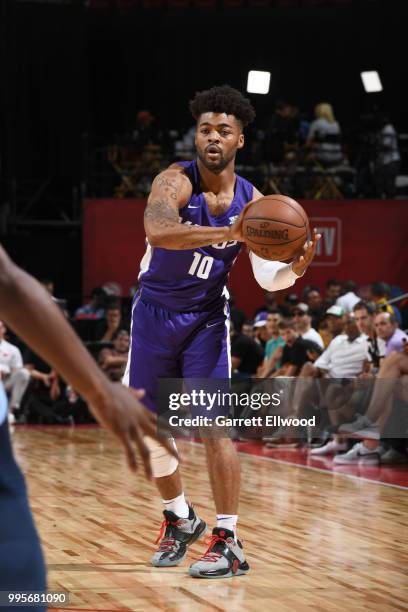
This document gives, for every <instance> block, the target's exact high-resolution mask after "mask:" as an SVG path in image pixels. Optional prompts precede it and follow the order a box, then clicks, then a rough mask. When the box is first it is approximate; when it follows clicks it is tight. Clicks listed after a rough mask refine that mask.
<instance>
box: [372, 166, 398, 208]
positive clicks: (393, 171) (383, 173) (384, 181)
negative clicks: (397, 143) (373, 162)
mask: <svg viewBox="0 0 408 612" xmlns="http://www.w3.org/2000/svg"><path fill="white" fill-rule="evenodd" d="M399 168H400V162H399V161H395V162H391V163H389V164H385V165H384V166H378V167H377V168H376V171H375V185H376V192H377V193H376V195H377V197H378V198H382V197H383V196H385V197H386V198H390V199H391V198H395V194H396V189H397V188H396V185H395V181H396V178H397V176H398V171H399Z"/></svg>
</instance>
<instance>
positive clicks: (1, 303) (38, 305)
mask: <svg viewBox="0 0 408 612" xmlns="http://www.w3.org/2000/svg"><path fill="white" fill-rule="evenodd" d="M0 317H1V319H2V320H4V321H6V322H7V324H8V325H10V327H12V328H13V329H14V330H15V331H16V332H17V333H18V334H19V335H20V336H21V338H23V339H24V340H25V342H27V344H29V345H30V346H31V347H32V348H33V349H34V350H35V351H36V352H37V353H38V354H39V355H41V357H42V358H43V359H45V360H46V361H47V362H48V363H50V364H51V365H53V366H54V368H55V369H56V370H57V371H58V372H59V373H60V374H61V375H62V376H63V377H64V378H65V379H66V380H67V381H69V382H70V383H71V385H72V386H73V387H74V389H75V390H77V391H78V392H79V393H80V394H81V395H82V396H83V397H84V398H85V399H86V400H87V401H88V402H89V404H90V407H91V410H92V412H93V414H94V415H95V417H96V418H97V419H98V421H99V422H100V423H101V424H102V425H104V426H105V427H107V428H108V429H110V430H111V431H112V432H113V433H114V434H115V435H116V436H117V437H118V438H119V440H120V441H121V442H122V444H123V446H124V448H125V451H126V455H127V459H128V463H129V466H130V467H131V468H132V469H135V468H136V458H135V453H134V449H133V446H132V442H133V441H134V442H136V445H137V446H138V448H139V451H140V454H141V457H142V459H143V462H144V465H145V470H146V473H147V475H150V465H149V459H148V458H149V451H148V449H147V448H146V445H145V443H144V442H143V439H142V438H143V434H148V435H149V436H153V437H155V431H156V430H157V428H156V427H155V420H156V419H155V416H154V415H153V414H152V413H151V412H149V411H148V410H146V408H144V407H143V406H142V404H141V403H140V402H139V401H138V400H137V399H136V397H135V396H134V395H131V394H130V393H129V391H128V390H127V389H125V388H124V387H123V385H121V384H118V383H117V384H115V383H112V382H110V381H109V380H108V379H107V378H106V376H105V374H104V373H103V372H102V371H101V370H100V369H99V368H98V366H97V365H96V363H95V362H94V360H93V359H92V357H91V356H90V355H89V353H88V352H87V351H86V349H85V348H84V346H83V345H82V344H81V342H80V340H79V339H78V338H77V336H76V335H75V333H74V332H73V330H72V328H71V327H70V326H69V324H68V323H67V322H66V320H65V318H64V316H63V315H62V314H61V312H60V310H59V308H58V307H57V306H55V304H54V303H53V301H52V300H51V298H50V296H49V294H48V293H47V292H46V291H45V290H44V288H43V287H42V286H41V285H40V284H39V283H37V281H35V280H34V279H33V278H32V277H31V276H29V275H28V274H26V273H25V272H23V271H22V270H20V269H19V268H18V267H17V266H15V265H14V264H13V263H12V262H11V260H10V259H9V257H8V256H7V255H6V253H5V252H4V250H3V249H2V248H1V247H0ZM152 439H153V438H152ZM163 444H164V445H165V447H167V449H168V451H170V452H171V453H174V447H173V446H172V445H171V444H170V443H168V442H166V441H164V440H163ZM169 456H172V455H169ZM173 456H174V454H173ZM175 460H176V459H175ZM45 588H46V584H45V569H44V561H43V556H42V552H41V547H40V544H39V540H38V536H37V532H36V529H35V526H34V523H33V520H32V517H31V512H30V509H29V506H28V500H27V494H26V489H25V483H24V478H23V476H22V474H21V472H20V470H19V468H18V467H17V464H16V463H15V460H14V457H13V453H12V450H11V446H10V440H9V432H8V422H7V399H6V395H5V392H4V389H3V386H2V384H1V381H0V591H19V592H20V591H44V590H45ZM7 609H8V608H7ZM27 609H29V610H31V611H34V610H35V611H36V612H37V611H38V612H40V611H41V612H42V611H43V610H45V607H44V606H41V605H38V606H35V605H32V606H27V607H25V610H27Z"/></svg>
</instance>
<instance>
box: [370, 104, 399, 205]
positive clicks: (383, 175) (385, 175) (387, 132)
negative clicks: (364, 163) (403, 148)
mask: <svg viewBox="0 0 408 612" xmlns="http://www.w3.org/2000/svg"><path fill="white" fill-rule="evenodd" d="M400 165H401V155H400V152H399V149H398V135H397V132H396V131H395V128H394V126H393V125H392V123H391V121H390V119H389V117H388V116H387V115H385V114H384V115H382V116H381V117H380V118H379V128H378V132H377V157H376V160H375V173H374V177H375V184H376V195H377V197H378V198H390V199H391V198H395V192H396V185H395V182H396V178H397V175H398V171H399V168H400Z"/></svg>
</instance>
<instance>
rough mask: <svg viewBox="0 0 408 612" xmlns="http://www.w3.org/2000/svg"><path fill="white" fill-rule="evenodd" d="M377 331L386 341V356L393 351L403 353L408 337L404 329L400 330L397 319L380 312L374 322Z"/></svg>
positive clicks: (387, 313)
mask: <svg viewBox="0 0 408 612" xmlns="http://www.w3.org/2000/svg"><path fill="white" fill-rule="evenodd" d="M374 325H375V329H376V332H377V334H378V336H379V337H380V338H382V339H383V340H384V341H385V356H386V357H387V356H388V355H389V354H390V353H392V352H393V351H396V352H400V351H402V349H403V347H404V344H405V343H406V342H407V341H408V336H407V334H406V333H405V332H403V331H402V329H399V327H398V323H397V319H396V317H395V316H394V315H393V314H390V313H389V312H380V313H379V314H377V315H376V317H375V321H374Z"/></svg>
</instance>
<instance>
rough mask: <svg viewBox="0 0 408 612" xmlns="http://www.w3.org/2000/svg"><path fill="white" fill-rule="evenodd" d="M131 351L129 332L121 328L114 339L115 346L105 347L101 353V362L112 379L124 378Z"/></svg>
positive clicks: (99, 359)
mask: <svg viewBox="0 0 408 612" xmlns="http://www.w3.org/2000/svg"><path fill="white" fill-rule="evenodd" d="M128 353H129V332H127V331H126V330H125V329H121V330H119V331H118V332H117V334H116V336H115V339H114V340H113V348H104V349H102V350H101V352H100V353H99V357H98V361H99V364H100V366H101V368H102V370H104V371H105V372H106V375H107V376H108V378H110V380H113V381H119V380H122V378H123V375H124V373H125V368H126V363H127V359H128Z"/></svg>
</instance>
